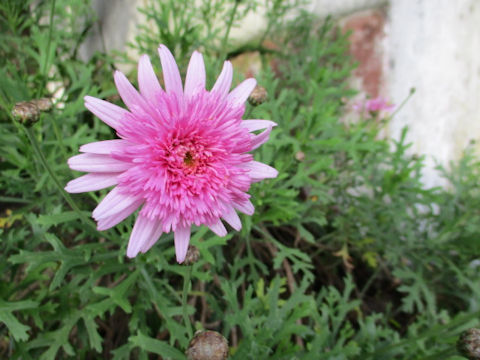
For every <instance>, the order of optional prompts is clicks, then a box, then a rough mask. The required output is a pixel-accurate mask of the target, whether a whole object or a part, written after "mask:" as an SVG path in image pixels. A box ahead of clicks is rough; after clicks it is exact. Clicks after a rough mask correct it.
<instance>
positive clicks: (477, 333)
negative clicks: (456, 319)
mask: <svg viewBox="0 0 480 360" xmlns="http://www.w3.org/2000/svg"><path fill="white" fill-rule="evenodd" d="M457 350H458V352H459V353H460V354H462V355H463V356H465V357H466V358H467V359H469V360H480V329H475V328H471V329H468V330H465V331H464V332H462V333H461V334H460V337H459V338H458V341H457Z"/></svg>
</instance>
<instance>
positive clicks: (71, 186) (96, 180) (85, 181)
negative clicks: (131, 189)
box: [65, 173, 118, 193]
mask: <svg viewBox="0 0 480 360" xmlns="http://www.w3.org/2000/svg"><path fill="white" fill-rule="evenodd" d="M117 175H118V173H91V174H87V175H83V176H80V177H79V178H76V179H74V180H71V181H69V182H68V184H67V186H65V191H67V192H69V193H82V192H88V191H96V190H100V189H104V188H107V187H110V186H112V185H116V184H117V183H118V180H117Z"/></svg>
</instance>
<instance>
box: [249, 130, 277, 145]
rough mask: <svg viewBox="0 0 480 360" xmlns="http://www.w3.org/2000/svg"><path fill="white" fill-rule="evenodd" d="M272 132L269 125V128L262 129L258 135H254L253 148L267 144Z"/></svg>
mask: <svg viewBox="0 0 480 360" xmlns="http://www.w3.org/2000/svg"><path fill="white" fill-rule="evenodd" d="M271 132H272V127H269V128H268V129H267V130H265V131H262V132H261V133H260V134H258V135H253V138H252V150H255V149H257V148H259V147H260V146H261V145H263V144H265V143H266V142H267V140H268V138H269V137H270V133H271Z"/></svg>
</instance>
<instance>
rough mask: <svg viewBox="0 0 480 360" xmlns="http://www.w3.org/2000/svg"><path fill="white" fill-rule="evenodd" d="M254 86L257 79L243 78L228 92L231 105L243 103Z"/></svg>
mask: <svg viewBox="0 0 480 360" xmlns="http://www.w3.org/2000/svg"><path fill="white" fill-rule="evenodd" d="M255 86H257V80H255V79H254V78H250V79H246V80H243V81H242V82H241V83H240V84H239V85H238V86H237V87H236V88H235V89H233V90H232V92H231V93H230V94H228V100H229V101H230V102H231V103H232V105H236V106H239V105H243V103H244V102H245V101H246V100H247V99H248V97H249V96H250V93H251V92H252V91H253V89H254V88H255Z"/></svg>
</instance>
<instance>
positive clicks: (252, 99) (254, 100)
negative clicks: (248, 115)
mask: <svg viewBox="0 0 480 360" xmlns="http://www.w3.org/2000/svg"><path fill="white" fill-rule="evenodd" d="M266 100H267V90H266V89H265V88H264V87H263V86H260V85H257V86H256V87H255V89H253V91H252V93H251V94H250V96H249V97H248V102H249V103H250V105H252V106H258V105H260V104H263V103H264V102H265V101H266Z"/></svg>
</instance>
